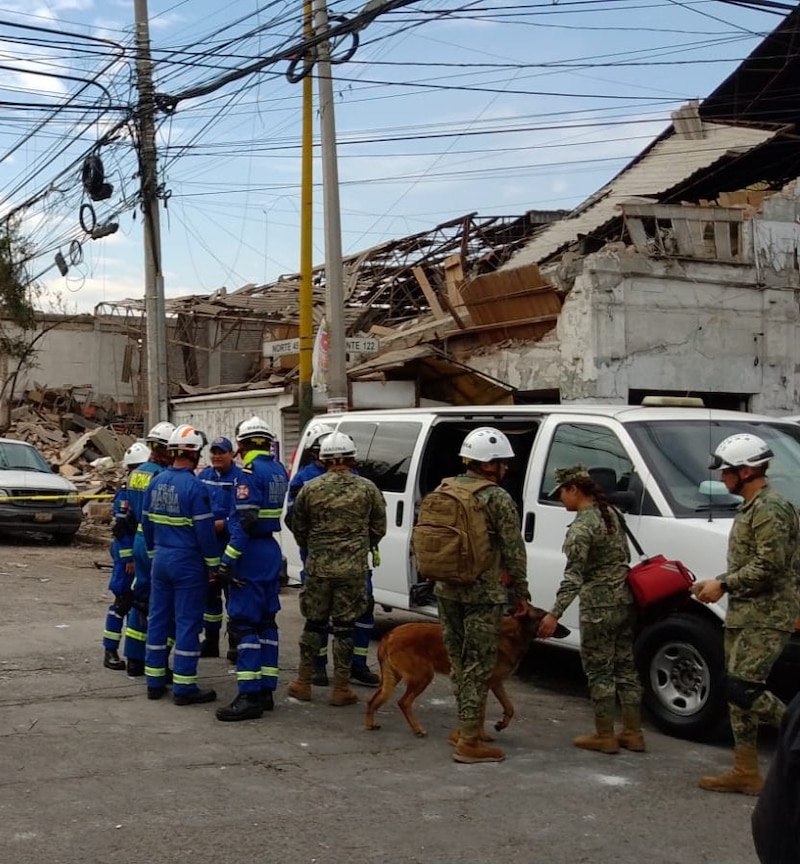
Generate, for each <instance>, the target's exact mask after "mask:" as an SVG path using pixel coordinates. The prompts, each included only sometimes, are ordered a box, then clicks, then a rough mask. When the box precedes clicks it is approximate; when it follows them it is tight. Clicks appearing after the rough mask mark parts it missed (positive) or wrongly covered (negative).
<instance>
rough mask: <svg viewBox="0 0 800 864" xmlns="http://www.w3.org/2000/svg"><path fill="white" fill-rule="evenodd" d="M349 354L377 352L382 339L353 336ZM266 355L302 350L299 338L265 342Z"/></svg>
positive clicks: (348, 345) (281, 354) (292, 352)
mask: <svg viewBox="0 0 800 864" xmlns="http://www.w3.org/2000/svg"><path fill="white" fill-rule="evenodd" d="M346 341H347V353H348V354H377V353H378V351H380V350H381V340H380V339H376V338H374V337H372V336H367V337H364V338H355V337H351V338H348V339H347V340H346ZM262 347H263V351H262V353H263V355H264V357H284V356H286V355H287V354H298V353H299V352H300V340H299V339H280V340H278V341H276V342H264V344H263V346H262Z"/></svg>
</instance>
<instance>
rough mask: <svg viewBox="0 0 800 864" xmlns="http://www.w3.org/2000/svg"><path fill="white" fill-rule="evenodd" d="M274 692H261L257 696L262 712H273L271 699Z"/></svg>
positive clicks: (273, 703)
mask: <svg viewBox="0 0 800 864" xmlns="http://www.w3.org/2000/svg"><path fill="white" fill-rule="evenodd" d="M274 692H275V691H274V690H262V691H261V692H260V693H259V694H258V695H259V697H260V702H261V710H262V711H274V710H275V699H274V698H273V694H274Z"/></svg>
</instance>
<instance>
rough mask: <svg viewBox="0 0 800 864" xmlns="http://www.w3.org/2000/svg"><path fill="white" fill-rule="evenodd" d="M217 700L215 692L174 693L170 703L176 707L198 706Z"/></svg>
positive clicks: (191, 691) (198, 690)
mask: <svg viewBox="0 0 800 864" xmlns="http://www.w3.org/2000/svg"><path fill="white" fill-rule="evenodd" d="M216 698H217V691H216V690H210V689H209V690H200V689H199V688H198V689H197V690H190V691H189V692H188V693H174V694H173V695H172V701H173V702H174V703H175V704H176V705H200V704H202V703H203V702H213V701H214V700H215V699H216Z"/></svg>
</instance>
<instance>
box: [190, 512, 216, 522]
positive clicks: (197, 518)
mask: <svg viewBox="0 0 800 864" xmlns="http://www.w3.org/2000/svg"><path fill="white" fill-rule="evenodd" d="M192 518H193V519H194V521H195V522H202V521H203V519H213V518H214V514H213V513H201V514H200V515H199V516H193V517H192Z"/></svg>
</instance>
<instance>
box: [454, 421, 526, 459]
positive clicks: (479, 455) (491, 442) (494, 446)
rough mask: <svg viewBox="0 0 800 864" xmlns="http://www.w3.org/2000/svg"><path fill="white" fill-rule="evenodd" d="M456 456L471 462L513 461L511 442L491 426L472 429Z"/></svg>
mask: <svg viewBox="0 0 800 864" xmlns="http://www.w3.org/2000/svg"><path fill="white" fill-rule="evenodd" d="M458 455H459V456H461V457H463V458H464V459H468V460H469V461H471V462H491V461H492V460H493V459H513V458H514V451H513V450H512V448H511V442H510V441H509V440H508V438H506V436H505V435H504V434H503V433H502V432H501V431H500V430H499V429H493V428H492V427H491V426H481V427H480V428H479V429H473V430H472V432H470V433H469V435H467V437H466V438H465V439H464V443H463V444H462V445H461V450H459V452H458Z"/></svg>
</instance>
